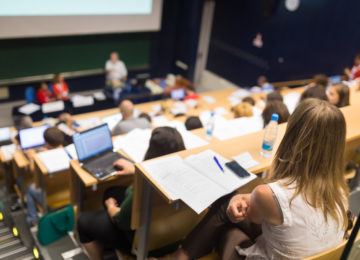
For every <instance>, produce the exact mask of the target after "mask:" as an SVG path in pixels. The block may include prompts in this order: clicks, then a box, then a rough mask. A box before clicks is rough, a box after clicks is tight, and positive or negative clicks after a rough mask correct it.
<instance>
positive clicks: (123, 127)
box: [111, 100, 151, 136]
mask: <svg viewBox="0 0 360 260" xmlns="http://www.w3.org/2000/svg"><path fill="white" fill-rule="evenodd" d="M119 107H120V113H121V114H122V120H121V121H120V122H119V123H117V125H116V126H114V128H113V129H112V131H111V135H113V136H114V135H122V134H126V133H128V132H130V131H131V130H133V129H135V128H141V129H145V128H151V124H150V122H149V121H148V120H147V119H145V118H135V117H134V104H133V103H132V102H131V101H130V100H124V101H122V102H121V104H120V106H119Z"/></svg>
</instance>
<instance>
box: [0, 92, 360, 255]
mask: <svg viewBox="0 0 360 260" xmlns="http://www.w3.org/2000/svg"><path fill="white" fill-rule="evenodd" d="M236 90H237V89H226V90H221V91H214V92H208V93H203V94H200V98H199V100H198V107H197V108H190V109H189V111H188V115H199V114H200V113H201V112H202V111H205V110H211V109H215V108H216V107H224V108H225V109H227V110H228V111H230V108H231V103H230V102H229V100H228V99H227V98H228V96H230V95H231V94H232V93H233V92H234V91H236ZM303 90H304V88H297V89H287V90H284V91H282V93H283V94H287V93H291V92H298V93H301V92H302V91H303ZM203 96H212V97H213V98H214V99H215V103H213V104H208V103H207V102H205V101H204V99H203V98H202V97H203ZM263 97H264V94H258V95H254V98H255V99H256V100H259V99H262V98H263ZM167 102H169V106H171V104H172V103H173V101H167ZM351 103H352V105H351V106H348V107H345V108H342V111H343V113H344V116H345V119H346V122H347V146H348V147H355V146H356V145H358V144H359V142H358V141H359V139H360V120H358V119H357V118H356V115H357V111H359V109H360V93H359V92H355V91H354V90H352V92H351ZM158 104H161V101H157V102H149V103H144V104H139V105H136V108H137V109H140V111H142V112H149V111H152V108H153V106H154V105H158ZM118 112H119V111H118V109H117V108H116V109H108V110H105V111H98V112H92V113H86V114H83V115H77V116H74V119H75V120H77V119H84V118H89V117H94V116H96V117H105V116H108V115H112V114H116V113H118ZM165 116H166V117H167V118H168V119H169V120H173V119H175V118H174V116H173V115H170V114H167V115H165ZM225 117H226V118H228V119H230V118H232V115H231V113H228V114H227V115H226V116H225ZM185 118H186V117H185V116H184V117H176V120H180V121H185ZM285 129H286V124H281V125H280V126H279V133H278V139H277V141H276V144H275V149H277V147H278V145H279V143H280V141H281V139H282V136H283V135H284V133H285ZM192 132H193V133H194V134H196V135H198V136H199V137H202V138H205V130H204V129H197V130H193V131H192ZM263 134H264V131H263V130H262V131H259V132H255V133H251V134H248V135H245V136H240V137H236V138H232V139H229V140H226V141H219V140H217V139H216V138H213V139H212V140H211V141H210V143H209V145H206V146H203V147H199V148H195V149H192V150H186V151H183V152H179V153H178V154H179V155H180V156H181V157H186V156H188V155H190V154H194V153H198V152H201V151H203V150H205V149H212V150H214V151H215V152H217V153H219V154H221V155H223V156H224V157H226V158H228V159H231V157H232V156H235V155H238V154H240V153H242V152H249V153H250V154H251V155H252V156H253V158H254V159H255V160H256V161H258V162H259V164H258V165H257V166H255V167H253V168H251V169H250V171H252V172H254V173H259V172H262V171H264V170H267V169H269V167H270V165H271V161H272V157H271V158H263V157H261V156H260V147H261V142H262V138H263ZM349 150H351V149H349ZM120 152H122V153H123V151H120ZM0 160H1V162H2V164H3V165H4V166H5V165H7V167H8V168H7V170H8V171H9V170H11V169H10V168H11V167H10V168H9V165H10V163H11V162H10V161H8V160H6V159H5V157H4V156H3V155H2V153H1V151H0ZM34 160H35V164H36V165H37V166H36V167H35V170H36V174H35V182H36V184H37V186H40V187H42V188H43V198H44V200H43V201H44V203H43V205H42V206H43V209H44V211H45V212H46V209H47V206H48V205H49V203H50V204H51V199H50V202H49V199H48V202H49V203H46V199H45V198H46V197H47V195H49V194H46V191H48V190H56V187H55V186H52V184H51V183H53V182H54V180H56V182H57V181H58V180H59V181H60V180H62V178H63V176H65V174H61V173H60V174H58V176H62V177H54V176H55V175H52V176H50V175H49V174H48V173H47V170H46V168H45V167H44V166H43V165H42V163H41V161H40V160H39V159H38V158H37V157H36V156H35V158H34ZM28 165H29V161H28V160H27V158H26V157H25V156H24V154H23V152H22V151H17V152H15V154H14V159H13V166H14V167H13V168H14V172H15V173H16V174H17V175H16V176H22V177H23V182H24V179H25V178H24V176H25V174H24V172H25V171H26V169H27V168H28ZM50 178H52V182H49V179H50ZM144 180H145V181H144ZM67 181H68V183H70V195H69V194H65V193H63V194H62V195H60V197H61V196H70V201H71V202H72V203H76V204H78V205H79V206H80V207H79V208H80V209H82V208H85V209H98V208H99V207H101V198H102V194H103V191H104V190H105V189H106V188H108V187H110V186H115V185H124V186H126V185H130V184H131V183H132V181H133V176H121V177H112V178H109V179H107V180H105V181H103V182H99V181H98V180H97V179H96V178H94V177H93V176H92V175H90V174H89V173H88V172H86V171H85V170H83V169H82V168H81V166H80V164H79V162H78V161H77V160H72V161H71V162H70V180H67ZM59 183H60V182H59ZM253 185H254V184H251V185H248V188H250V187H252V186H253ZM22 187H24V185H22ZM134 187H135V194H134V201H133V215H132V228H133V229H139V230H140V232H139V247H138V252H140V253H139V254H138V257H139V259H143V258H142V257H143V256H145V255H146V252H147V250H146V248H147V247H146V246H147V244H148V243H147V241H146V240H147V237H148V232H149V225H150V222H149V221H150V219H151V198H152V195H151V194H152V190H153V189H155V190H156V191H157V193H159V194H160V195H161V197H162V199H164V198H165V200H164V201H165V202H166V203H172V201H171V199H170V198H169V197H168V196H167V195H166V193H165V192H163V190H162V189H161V188H160V187H159V186H157V185H156V183H155V182H154V181H153V180H152V178H151V177H150V175H149V174H148V173H146V171H144V169H142V167H141V166H140V165H139V164H138V165H137V166H136V174H135V185H134ZM23 192H24V191H23ZM23 192H22V194H24V193H23ZM95 193H96V194H97V195H96V196H97V199H96V200H95V203H94V200H91V199H90V200H87V199H89V198H92V197H94V194H95ZM55 197H56V196H55ZM54 200H56V198H55V199H54ZM154 216H155V217H156V216H157V213H156V212H155V213H154ZM141 217H142V218H141Z"/></svg>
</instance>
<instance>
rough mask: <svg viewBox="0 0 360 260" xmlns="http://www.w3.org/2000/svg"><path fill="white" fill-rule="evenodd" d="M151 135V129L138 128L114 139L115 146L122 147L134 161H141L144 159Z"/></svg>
mask: <svg viewBox="0 0 360 260" xmlns="http://www.w3.org/2000/svg"><path fill="white" fill-rule="evenodd" d="M150 137H151V129H138V128H137V129H134V130H132V131H131V132H129V133H128V134H126V135H123V136H118V137H117V138H116V139H115V140H114V147H115V148H116V149H122V150H123V151H124V152H125V153H126V154H127V155H128V156H130V158H131V159H132V160H133V161H134V162H136V163H139V162H142V161H143V160H144V156H145V153H146V151H147V149H148V147H149V141H150Z"/></svg>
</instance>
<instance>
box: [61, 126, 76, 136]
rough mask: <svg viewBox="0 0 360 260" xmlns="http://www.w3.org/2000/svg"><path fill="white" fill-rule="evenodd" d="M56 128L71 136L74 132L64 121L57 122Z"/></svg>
mask: <svg viewBox="0 0 360 260" xmlns="http://www.w3.org/2000/svg"><path fill="white" fill-rule="evenodd" d="M57 128H58V129H60V130H61V131H62V132H63V133H64V134H66V135H68V136H73V134H75V133H76V132H75V131H74V130H73V129H71V128H70V127H68V126H67V125H66V124H65V123H61V124H58V125H57Z"/></svg>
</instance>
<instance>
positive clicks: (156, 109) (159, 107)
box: [151, 104, 161, 113]
mask: <svg viewBox="0 0 360 260" xmlns="http://www.w3.org/2000/svg"><path fill="white" fill-rule="evenodd" d="M151 108H152V110H153V111H154V112H155V113H158V112H160V111H161V105H160V104H156V105H152V106H151Z"/></svg>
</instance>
